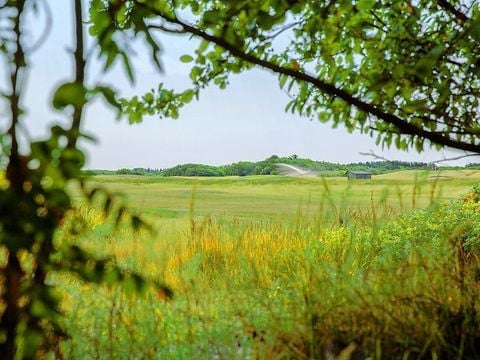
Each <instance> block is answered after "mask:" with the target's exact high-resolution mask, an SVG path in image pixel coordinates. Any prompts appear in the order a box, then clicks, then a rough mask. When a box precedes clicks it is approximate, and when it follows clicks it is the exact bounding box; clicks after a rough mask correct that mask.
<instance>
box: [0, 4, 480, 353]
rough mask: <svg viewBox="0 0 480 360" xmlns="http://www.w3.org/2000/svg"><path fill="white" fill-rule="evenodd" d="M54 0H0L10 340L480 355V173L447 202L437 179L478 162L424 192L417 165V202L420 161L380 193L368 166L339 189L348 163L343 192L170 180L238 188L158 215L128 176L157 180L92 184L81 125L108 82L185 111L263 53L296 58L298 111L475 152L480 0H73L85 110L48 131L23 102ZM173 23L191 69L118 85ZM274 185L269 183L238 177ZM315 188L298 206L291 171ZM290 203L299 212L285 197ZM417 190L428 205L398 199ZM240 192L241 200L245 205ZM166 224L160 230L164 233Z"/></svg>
mask: <svg viewBox="0 0 480 360" xmlns="http://www.w3.org/2000/svg"><path fill="white" fill-rule="evenodd" d="M50 3H51V2H48V1H35V0H5V1H3V2H2V3H1V5H0V23H1V24H2V31H1V33H0V56H1V57H2V60H3V61H4V63H5V66H3V70H4V71H5V72H6V74H3V75H2V77H1V79H2V81H4V82H5V84H2V86H1V90H0V95H1V96H0V98H1V99H2V100H1V101H2V112H1V114H0V115H1V116H2V120H4V119H5V122H4V126H3V125H2V128H5V131H3V132H1V133H0V149H1V151H0V166H1V168H2V169H4V168H5V178H3V176H4V175H3V174H2V182H1V184H0V354H1V356H2V358H6V359H9V360H10V359H23V358H27V359H29V358H42V359H43V358H49V357H50V358H51V357H54V356H55V357H58V358H61V357H63V355H65V356H66V357H69V358H84V357H92V358H110V359H114V358H121V357H126V358H132V357H141V358H150V357H156V356H157V357H166V358H169V357H174V358H192V357H199V358H205V357H206V358H221V357H227V358H232V357H241V358H273V357H278V358H297V357H298V358H321V357H325V358H331V356H333V355H338V356H339V357H340V358H350V357H352V356H357V355H358V356H360V357H363V358H365V357H368V358H377V359H378V358H381V357H386V358H391V357H394V356H398V355H400V356H402V357H403V358H408V357H411V356H412V357H418V358H422V357H425V356H428V357H431V358H434V359H437V358H441V359H443V358H445V359H447V358H458V359H460V358H472V359H474V358H478V357H479V356H480V355H479V354H480V350H479V348H478V346H479V345H478V344H479V343H480V341H479V340H480V339H479V314H478V311H479V310H478V309H479V304H478V299H479V298H480V297H479V295H480V294H479V284H478V281H479V280H478V268H479V252H478V243H479V241H478V234H479V231H478V227H479V226H478V221H479V220H478V219H479V201H478V200H479V199H478V198H479V195H478V188H477V189H476V190H474V191H472V192H471V193H470V194H469V195H466V196H465V197H464V198H463V199H461V200H458V199H457V200H456V201H454V202H452V203H439V202H438V201H436V200H438V199H439V198H441V196H440V195H439V193H438V191H439V190H440V189H442V188H446V194H448V196H452V195H453V194H454V193H456V192H458V190H459V187H458V186H456V185H460V186H465V184H466V183H468V182H471V181H473V179H474V178H475V176H476V175H475V174H474V175H473V176H472V177H471V178H469V179H466V181H464V180H465V179H459V180H458V179H452V178H451V177H450V176H449V175H445V174H446V173H442V176H446V177H447V178H446V179H443V178H441V176H440V175H437V176H435V177H434V178H433V179H430V178H429V175H426V176H425V179H424V180H425V181H427V182H430V185H429V188H430V190H429V191H427V192H426V194H425V191H424V190H422V189H423V188H422V186H421V185H420V182H419V181H417V180H418V178H417V180H416V181H414V182H413V184H412V183H410V188H411V189H412V190H411V191H410V192H411V194H410V195H411V196H407V199H408V198H410V199H411V201H406V200H405V197H404V195H405V193H406V192H405V191H404V190H405V189H404V185H405V183H403V185H402V183H401V181H402V180H401V178H402V176H404V177H408V176H410V174H407V175H405V174H399V179H400V180H398V181H400V183H396V184H395V182H394V179H390V180H389V179H388V178H387V177H385V178H384V179H383V180H382V179H379V181H385V184H384V185H387V186H388V187H387V188H385V189H386V190H382V191H381V192H380V193H378V191H376V190H378V188H374V186H375V185H379V184H380V183H379V182H371V183H367V184H364V185H360V184H358V186H357V185H351V186H352V188H351V189H348V188H347V189H345V188H343V189H342V191H341V196H339V197H338V196H335V194H334V193H333V189H335V183H334V181H340V180H338V179H334V180H332V181H333V182H332V183H330V185H332V190H331V189H330V187H329V183H328V182H327V180H325V179H317V180H318V181H319V183H314V184H310V185H308V184H306V183H305V182H303V180H297V179H295V180H289V179H279V178H272V182H271V183H270V184H268V183H266V182H265V181H264V179H262V180H259V179H257V178H252V179H248V180H247V181H245V182H244V183H243V184H241V183H240V184H239V183H237V181H238V180H237V179H234V178H224V179H222V181H224V182H223V184H221V183H215V180H216V179H213V180H212V179H208V180H209V181H210V183H209V182H201V181H199V180H197V179H188V180H179V179H174V181H178V184H182V181H183V184H188V185H191V184H192V182H193V181H195V182H196V183H197V185H198V186H200V185H203V186H205V189H199V192H198V196H199V199H198V200H199V203H201V201H203V202H204V203H205V204H206V205H208V204H209V207H208V206H207V207H205V208H203V209H204V210H200V211H207V212H212V213H215V212H218V208H217V209H216V205H217V204H218V200H219V199H226V198H228V199H230V201H232V203H231V204H232V206H234V207H233V208H232V209H228V207H225V206H226V205H227V204H228V202H227V201H225V204H224V205H222V208H223V209H222V211H223V213H224V215H223V217H222V214H219V215H216V216H213V215H212V216H202V217H201V218H200V219H199V218H198V217H196V216H195V214H197V212H195V211H194V209H195V206H196V204H197V202H196V201H197V200H196V199H192V200H191V201H190V205H189V209H190V210H189V216H187V217H178V218H177V213H178V212H182V211H183V209H184V205H182V206H180V207H177V208H175V207H171V206H165V204H162V205H161V206H160V207H159V209H158V210H159V212H158V213H156V214H155V213H153V214H150V216H151V217H152V218H151V220H152V221H153V223H154V225H153V227H149V226H147V225H146V224H145V223H144V221H143V220H142V219H141V218H140V217H139V216H138V215H137V214H132V213H131V212H129V211H128V210H127V208H126V206H125V205H122V204H120V203H119V201H118V197H116V196H114V195H112V192H115V188H118V190H124V191H126V192H127V193H129V191H130V190H131V191H132V192H133V193H135V192H138V191H139V189H142V187H143V184H145V186H146V187H148V186H150V185H152V184H153V185H157V186H161V185H163V184H161V181H159V182H158V184H154V182H155V180H156V178H155V177H148V178H147V177H143V176H140V177H139V178H142V179H141V180H138V179H136V177H135V176H136V175H128V176H127V175H125V177H124V178H121V175H118V176H119V181H118V183H116V180H113V181H112V179H111V178H109V177H108V176H105V177H104V178H102V177H99V179H98V182H100V181H104V183H105V185H106V186H105V187H106V188H108V189H110V190H105V189H104V188H101V187H96V186H94V184H92V183H90V184H88V183H87V181H86V179H85V177H84V174H82V171H81V169H82V168H83V166H84V164H85V155H84V154H83V152H82V151H81V149H80V148H79V147H78V142H79V140H80V139H82V138H83V139H91V137H90V136H87V135H85V134H82V132H81V129H82V123H83V120H84V114H85V113H86V111H85V110H86V107H87V106H88V105H89V104H90V103H91V102H92V100H93V99H94V98H96V97H99V96H100V97H102V98H103V99H104V100H105V102H106V103H107V104H108V105H109V106H111V108H112V109H113V110H114V111H116V113H117V114H118V117H119V118H121V117H122V116H125V117H127V118H128V120H129V121H130V122H131V123H135V122H140V121H142V119H143V117H144V116H146V115H154V114H160V115H161V116H166V117H171V118H178V117H179V109H180V108H181V107H182V106H184V105H185V104H187V103H189V102H191V101H192V100H193V99H194V98H196V99H198V98H199V94H200V92H201V91H202V90H203V89H205V88H206V87H207V86H208V85H209V84H211V83H213V84H215V85H218V86H219V87H220V88H222V89H223V88H225V87H226V86H227V85H228V78H229V76H230V75H231V74H237V73H240V72H242V71H246V70H249V69H251V68H252V67H254V66H259V67H262V68H265V69H269V70H270V71H272V72H273V73H276V74H278V75H279V83H280V87H281V88H283V89H285V90H286V91H287V92H288V93H289V95H290V97H291V101H290V102H289V103H288V104H287V108H286V110H287V111H291V112H293V113H297V114H300V115H302V116H307V117H309V118H315V119H318V120H320V121H322V122H330V123H331V124H332V125H333V126H338V125H339V124H343V125H344V126H345V127H346V128H347V130H349V131H353V130H360V131H361V132H363V133H367V134H369V135H370V136H375V135H376V136H377V143H379V144H380V143H381V144H383V145H384V146H387V147H390V146H395V147H397V148H398V149H402V150H407V149H412V148H414V149H416V150H417V151H423V150H424V148H425V146H435V147H437V148H442V147H445V146H448V147H451V148H456V149H461V150H465V151H471V152H474V153H480V137H479V136H478V134H479V131H480V124H479V122H478V121H475V120H476V119H478V109H479V101H480V100H479V96H478V93H479V89H478V88H479V84H480V81H479V79H480V78H479V77H480V72H479V71H478V58H479V55H480V47H479V46H478V44H479V43H480V42H479V39H480V7H479V4H478V2H477V1H470V2H462V1H460V2H456V3H454V4H453V3H452V2H449V1H445V0H440V1H432V0H419V1H416V2H414V3H409V2H405V1H400V0H393V1H390V2H388V3H385V2H382V1H372V0H359V1H354V2H352V1H340V2H336V1H331V0H325V1H321V0H305V1H296V0H294V1H290V0H289V1H279V0H268V1H256V0H241V1H211V0H195V1H189V0H178V1H166V0H158V1H143V0H91V1H88V2H85V1H83V0H73V1H72V5H73V10H74V11H73V13H74V17H73V24H72V25H73V26H72V28H73V29H74V35H73V36H72V37H71V38H72V40H73V44H72V46H71V49H72V51H69V52H68V56H71V59H67V60H66V61H68V60H71V62H72V64H73V65H74V66H73V68H74V71H72V74H71V77H70V78H69V79H66V80H65V81H64V82H62V83H60V84H57V85H55V86H56V88H55V90H54V91H52V93H51V94H49V95H51V96H50V98H51V99H52V104H51V105H53V108H55V110H57V111H61V112H64V115H65V116H66V119H68V120H67V121H62V124H63V125H62V126H59V125H55V126H52V127H51V128H50V132H49V133H48V135H47V136H46V137H45V139H42V140H38V141H37V140H31V138H30V136H28V133H26V129H27V128H28V126H25V121H26V120H27V119H32V120H34V117H33V116H31V115H29V114H28V112H27V111H26V109H28V105H27V104H25V103H24V96H25V91H26V89H27V88H28V85H29V84H28V80H29V79H30V78H36V76H30V73H29V72H30V71H31V70H35V68H33V67H32V66H31V64H32V54H33V52H35V50H37V49H38V48H39V47H41V46H42V45H43V43H44V40H45V39H46V35H48V33H49V30H50V24H51V23H52V17H53V15H58V16H63V15H64V14H52V13H51V12H50V8H49V4H50ZM85 5H87V6H88V7H89V11H85V10H86V9H84V6H85ZM41 14H43V15H44V16H45V18H46V24H47V25H46V27H45V30H42V33H39V34H37V33H36V31H35V29H38V28H40V27H39V26H33V25H32V24H31V22H32V21H34V22H36V21H38V20H39V19H40V18H41V16H39V15H41ZM182 15H187V16H188V18H189V21H188V22H187V21H185V20H183V19H182V17H181V16H182ZM27 25H28V26H27ZM86 27H88V32H87V31H86ZM30 28H31V29H33V30H34V31H33V32H34V33H33V34H32V32H31V31H30ZM157 31H159V32H163V33H168V34H171V33H175V34H177V35H179V36H182V35H187V36H194V37H196V38H197V39H200V40H201V41H200V43H199V45H198V49H197V50H196V51H195V53H194V54H192V55H188V54H186V55H183V56H182V57H181V58H180V61H182V62H184V63H192V67H191V71H190V79H191V81H192V83H191V86H189V87H188V88H187V89H185V90H183V91H181V92H176V91H173V90H170V89H168V88H166V87H165V86H164V85H163V84H159V85H158V86H157V87H156V89H155V90H152V91H151V92H149V93H147V94H145V95H143V96H141V97H138V96H134V97H133V98H131V99H119V98H118V94H117V91H116V90H115V89H114V87H113V86H110V85H108V84H105V83H103V80H104V79H105V77H104V76H103V75H104V74H105V73H106V72H107V71H108V70H109V69H112V68H113V67H114V66H115V65H116V63H117V62H121V63H122V65H123V69H124V71H125V75H126V76H127V78H128V79H129V80H130V81H131V82H132V83H133V81H134V79H135V70H134V69H133V67H132V64H131V61H130V55H131V54H132V49H133V48H134V46H132V42H133V41H135V39H139V41H140V42H141V43H142V45H144V46H145V47H146V49H144V50H147V51H144V53H145V54H147V53H148V54H149V60H150V61H151V62H152V63H153V64H155V65H156V66H157V68H158V69H161V61H160V55H161V51H160V50H161V49H162V47H161V46H160V44H159V42H158V41H159V39H163V37H161V36H155V34H154V32H157ZM282 34H283V35H282ZM87 37H88V38H87ZM32 39H33V40H32ZM276 40H280V41H276ZM87 44H88V51H87V46H86V45H87ZM166 44H168V42H166ZM282 44H283V46H282ZM135 45H136V44H135ZM135 47H136V46H135ZM92 55H93V56H92ZM92 59H95V63H94V64H90V62H91V60H92ZM62 61H63V60H62ZM90 65H93V66H90ZM93 68H96V69H102V70H101V72H100V74H99V75H100V76H95V77H94V76H91V74H89V73H88V72H87V69H93ZM72 70H73V69H72ZM307 70H308V71H307ZM477 78H479V79H477ZM86 79H88V81H86ZM119 83H121V82H119ZM43 85H44V86H45V88H48V89H53V87H52V85H53V84H48V83H45V84H43ZM3 109H5V111H3ZM2 123H3V121H2ZM20 145H21V146H20ZM140 156H141V155H140ZM291 161H300V159H296V158H295V159H291ZM265 165H266V164H265ZM305 165H307V166H308V164H307V163H305ZM362 166H363V165H362ZM182 171H184V172H190V168H189V167H188V166H187V167H186V168H185V169H183V170H182ZM196 171H198V172H199V173H201V172H203V173H204V174H205V173H208V174H210V173H215V172H216V171H217V170H216V169H213V168H208V167H204V166H203V167H202V166H198V165H195V166H194V171H191V174H195V172H196ZM121 172H123V173H125V174H132V173H133V174H144V173H145V171H144V170H135V169H134V170H128V169H126V170H121ZM221 172H223V173H224V175H239V176H244V175H248V174H267V173H268V174H271V173H273V172H274V167H273V166H272V164H268V166H267V165H266V166H261V165H258V164H256V163H255V164H254V163H238V164H233V165H231V166H230V167H226V168H225V169H221ZM462 174H463V173H462ZM126 178H133V179H134V180H135V181H136V182H137V183H136V184H131V183H130V184H129V183H128V181H127V180H125V179H126ZM166 181H168V180H166ZM166 181H165V183H166ZM292 181H293V182H292ZM289 182H290V183H289ZM165 183H164V184H165ZM209 184H210V185H211V186H212V187H211V188H209V187H208V185H209ZM292 184H295V186H294V187H293V188H292V187H291V186H292ZM139 185H141V186H139ZM242 185H245V186H242ZM259 185H261V186H262V188H263V190H264V191H265V193H264V194H263V195H262V191H260V190H258V189H257V193H256V195H255V196H253V195H252V194H251V193H248V192H243V193H242V191H241V190H240V189H242V190H243V191H245V190H248V191H251V190H252V189H253V186H254V187H258V186H259ZM298 185H306V186H307V188H310V189H311V191H310V192H309V194H308V198H309V199H312V197H313V199H314V200H313V201H315V198H314V197H315V194H314V192H315V189H318V188H319V185H323V189H324V190H323V192H322V195H321V196H320V199H318V197H317V199H316V202H317V204H318V210H317V212H312V210H311V207H310V206H311V204H313V203H314V202H311V201H306V202H304V201H302V200H297V201H300V203H303V204H305V205H298V206H297V207H295V208H296V209H297V210H296V212H295V214H294V215H292V207H291V202H292V199H294V198H295V196H294V195H292V193H289V192H288V190H292V189H294V188H296V187H298ZM440 185H445V186H444V187H443V186H440ZM75 186H76V187H75ZM129 186H130V189H128V187H129ZM362 186H364V187H362ZM372 186H373V188H372ZM228 189H230V193H228V191H227V190H228ZM402 189H403V190H402ZM168 190H169V188H168V187H167V186H161V191H165V194H167V195H166V196H165V199H167V200H168V199H170V201H171V202H172V203H176V202H177V204H178V201H179V200H178V199H180V201H181V202H182V203H183V197H184V196H185V192H175V190H173V191H172V192H171V193H170V197H169V196H168ZM170 190H172V189H170ZM202 191H206V194H207V195H205V194H204V195H205V197H204V198H203V199H202V198H201V197H202ZM237 191H239V192H238V193H237ZM392 191H394V192H395V191H397V192H398V194H397V195H398V197H397V200H395V203H394V202H393V201H392V200H391V199H390V198H389V196H390V195H389V194H391V192H392ZM190 192H191V190H189V191H187V192H186V194H189V193H190ZM137 195H138V194H137ZM257 195H258V196H259V197H257ZM357 195H358V196H357ZM142 196H143V199H144V200H145V201H144V203H143V204H142V203H140V204H134V202H131V201H129V200H127V201H128V202H131V203H133V204H134V207H136V208H137V209H138V210H142V211H143V210H145V212H148V211H149V210H148V209H149V208H148V206H147V207H145V203H146V202H147V201H152V200H153V199H152V198H151V197H150V196H149V194H148V193H146V194H142ZM235 196H236V197H235ZM74 198H75V200H76V202H74V201H73V200H74ZM262 199H263V200H262ZM338 200H341V201H340V202H338ZM162 201H163V198H162ZM236 201H238V203H237V202H236ZM282 203H283V205H284V207H283V209H285V210H286V212H285V213H284V214H279V211H280V210H281V209H282V207H281V206H277V205H281V204H282ZM410 203H411V206H410V205H406V204H410ZM420 203H422V204H425V205H428V204H429V205H430V207H429V208H428V209H426V210H417V211H415V212H413V213H409V214H407V215H400V214H401V213H403V212H404V211H405V210H406V209H408V208H414V209H415V208H416V207H417V206H418V205H419V204H420ZM241 204H244V205H246V206H244V207H243V208H244V210H243V211H240V212H239V213H238V214H237V213H236V211H232V210H234V209H235V206H237V205H241ZM262 204H263V205H262ZM351 205H352V206H351ZM202 206H203V203H202ZM305 206H306V208H305ZM154 207H158V206H155V205H154ZM201 209H202V208H201ZM205 209H206V210H205ZM215 209H216V210H215ZM267 213H268V214H267ZM249 214H250V215H249ZM262 214H263V215H262ZM272 214H276V215H279V216H274V217H271V215H272ZM237 215H240V216H241V218H240V217H237ZM249 216H250V220H249V219H248V217H249ZM147 217H148V214H147ZM155 229H157V234H159V235H158V238H155V239H153V238H151V237H150V236H149V233H147V231H148V230H155ZM114 230H115V232H114ZM162 281H165V282H168V283H169V284H170V286H171V287H172V288H174V289H175V292H176V299H175V300H173V301H167V300H168V298H169V297H170V296H171V292H170V289H169V288H168V287H165V286H164V285H162ZM118 285H121V286H118ZM147 285H155V286H147ZM142 295H147V296H146V297H141V296H142ZM64 314H65V315H66V316H64ZM53 353H55V354H53Z"/></svg>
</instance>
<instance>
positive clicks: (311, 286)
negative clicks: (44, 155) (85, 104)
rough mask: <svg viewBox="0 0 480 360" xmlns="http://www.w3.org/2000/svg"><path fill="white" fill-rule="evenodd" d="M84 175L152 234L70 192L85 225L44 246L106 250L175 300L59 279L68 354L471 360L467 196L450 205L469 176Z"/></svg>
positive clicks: (471, 203)
mask: <svg viewBox="0 0 480 360" xmlns="http://www.w3.org/2000/svg"><path fill="white" fill-rule="evenodd" d="M90 182H91V184H92V185H95V186H98V185H100V186H102V187H105V188H106V189H108V190H109V191H111V192H114V193H118V194H123V195H119V197H120V198H121V199H123V200H122V201H123V202H125V203H126V204H128V206H129V207H130V208H131V209H133V211H135V212H137V213H139V214H141V215H142V216H144V217H145V219H146V220H147V221H149V222H150V223H151V224H152V225H153V229H154V231H153V232H149V231H146V230H141V231H138V232H135V231H134V230H133V229H132V228H131V227H130V226H128V225H127V224H122V225H121V226H120V228H119V229H117V230H116V231H115V230H114V226H113V222H112V220H111V219H109V218H108V217H105V216H104V215H103V213H102V212H101V211H100V210H99V209H95V208H91V207H89V206H87V205H84V204H83V201H82V200H81V198H80V196H79V193H78V192H75V191H76V190H75V189H72V191H73V192H74V194H76V198H77V203H78V207H77V210H76V212H75V213H74V214H72V217H74V216H76V217H80V218H81V219H82V220H83V221H84V222H85V224H86V226H87V228H88V231H86V232H84V233H82V234H81V235H80V236H77V237H75V239H72V238H71V236H70V235H69V234H68V233H69V232H68V227H69V223H68V222H67V224H66V225H65V229H64V231H63V232H62V233H61V234H59V236H58V238H59V239H58V241H75V242H76V243H78V244H79V245H81V246H82V247H84V248H85V249H87V250H88V251H90V252H92V253H94V254H96V255H97V256H107V255H112V256H114V258H115V262H116V263H118V264H119V265H121V266H122V267H123V268H125V269H128V270H133V271H136V272H139V273H141V274H143V275H144V276H146V277H147V278H149V279H152V280H155V281H162V282H164V283H165V284H166V285H168V286H169V287H171V288H172V290H173V291H174V297H173V299H172V300H166V299H165V297H164V295H163V294H162V293H157V292H156V291H154V290H150V291H147V293H146V294H145V295H143V296H139V295H135V294H134V293H131V291H130V289H128V288H125V287H124V288H121V287H120V288H119V287H109V286H105V285H104V286H96V285H88V284H85V283H83V282H81V281H79V280H78V279H76V278H72V277H70V276H67V275H59V276H58V277H57V278H56V279H55V281H57V282H59V283H60V284H62V287H63V288H64V294H65V299H66V300H65V301H64V308H65V311H66V313H67V318H66V321H65V327H66V328H67V329H68V330H69V332H70V333H71V334H72V338H71V339H70V340H68V341H66V342H65V343H64V344H63V351H64V354H65V355H66V358H82V359H83V358H85V359H88V358H106V359H129V358H144V359H148V358H158V359H164V358H175V359H191V358H195V359H210V358H214V359H230V358H242V359H243V358H245V359H250V358H260V359H271V358H279V359H280V358H281V359H285V358H299V359H305V358H331V356H338V357H339V358H342V359H349V358H355V356H357V357H356V358H367V357H370V358H392V356H393V355H395V357H402V356H403V358H421V357H432V358H451V357H457V358H462V357H465V358H468V357H470V358H475V356H476V355H480V354H479V353H475V351H477V350H479V349H478V346H477V345H475V344H476V343H477V341H479V340H480V336H479V334H480V331H479V327H478V324H479V323H480V322H479V316H478V314H479V312H478V310H479V301H478V298H479V296H478V295H480V290H479V283H478V279H476V275H475V271H476V270H475V266H477V267H478V256H477V255H476V254H477V253H476V252H475V251H476V249H477V248H476V246H477V245H479V244H480V239H479V234H480V225H479V224H480V221H479V220H478V219H479V218H480V202H479V201H478V200H479V199H477V198H476V197H475V196H476V195H475V196H474V195H472V196H471V197H469V198H468V199H467V200H465V199H464V200H463V201H460V200H459V199H460V197H461V195H462V194H466V193H468V192H469V191H471V189H472V187H473V186H474V185H477V184H479V183H480V171H439V172H429V173H421V172H414V171H403V172H397V173H391V174H388V175H380V176H376V177H374V179H373V180H371V181H350V182H348V181H347V180H346V179H345V178H308V177H299V178H290V177H281V176H260V177H245V178H233V177H227V178H163V177H154V176H152V177H148V176H95V177H93V178H92V179H91V180H90ZM448 201H452V202H451V203H448ZM427 207H428V209H426V208H427ZM414 209H416V210H414ZM467 245H468V246H467ZM467 258H468V259H469V260H468V261H467V260H465V259H467ZM472 259H473V260H472ZM475 259H476V260H475ZM457 327H459V328H458V329H457ZM459 329H460V330H459Z"/></svg>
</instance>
